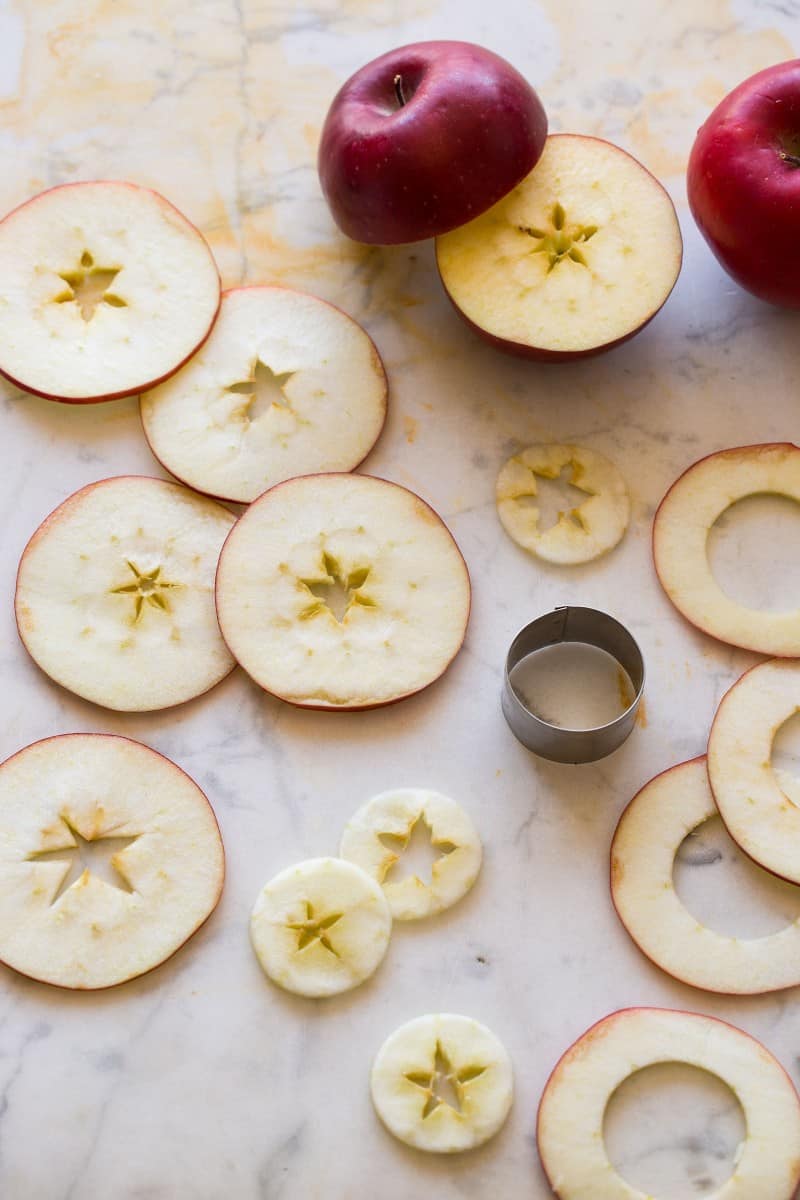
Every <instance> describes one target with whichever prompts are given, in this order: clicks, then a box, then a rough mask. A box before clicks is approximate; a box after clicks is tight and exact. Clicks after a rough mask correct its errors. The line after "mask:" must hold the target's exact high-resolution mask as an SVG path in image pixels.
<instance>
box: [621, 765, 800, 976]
mask: <svg viewBox="0 0 800 1200" xmlns="http://www.w3.org/2000/svg"><path fill="white" fill-rule="evenodd" d="M716 815H717V806H716V804H715V803H714V797H713V795H712V792H711V788H710V787H709V783H708V773H707V770H706V760H705V758H704V757H701V758H694V759H692V760H691V761H690V762H684V763H680V764H679V765H678V766H676V767H671V768H670V769H669V770H668V771H664V772H663V774H661V775H657V776H656V777H655V779H651V780H650V782H649V783H647V784H645V786H644V787H643V788H642V790H641V791H640V792H639V793H638V794H637V795H636V796H634V798H633V800H631V802H630V804H629V805H628V807H627V808H626V810H625V812H624V813H623V814H622V817H621V819H620V822H619V825H618V826H617V831H616V833H615V835H614V841H613V843H612V845H611V898H612V900H613V901H614V906H615V908H616V910H617V914H618V916H619V918H620V920H621V921H622V924H623V925H624V926H625V928H626V929H627V931H628V933H629V934H630V935H631V937H632V938H633V940H634V942H636V944H637V946H638V947H639V948H640V949H641V950H642V951H643V952H644V953H645V954H646V955H647V957H648V958H649V959H651V960H652V961H653V962H654V963H655V964H656V965H657V966H659V967H661V969H662V970H663V971H666V972H667V973H668V974H669V975H673V976H674V977H675V978H676V979H680V980H681V981H682V982H683V983H688V984H691V986H692V987H697V988H704V989H705V990H706V991H709V992H723V993H726V994H728V995H742V996H745V995H757V994H760V993H762V992H774V991H778V990H779V989H780V988H787V987H794V986H795V985H796V984H800V919H799V920H797V921H794V922H792V924H791V925H788V926H787V927H786V928H785V929H781V930H779V931H778V932H777V933H772V934H769V935H768V936H767V937H759V938H737V937H727V936H725V935H724V934H721V933H717V932H716V931H715V930H713V929H709V928H708V927H707V926H706V925H702V924H701V923H700V922H699V921H698V920H697V918H696V917H695V916H694V915H693V914H692V913H690V912H689V910H688V909H687V908H686V907H685V906H684V905H683V903H682V902H681V900H680V897H679V896H678V894H677V892H676V890H675V886H674V883H673V867H674V863H675V855H676V854H677V852H678V850H679V849H680V846H681V843H682V842H683V840H684V838H686V837H688V836H689V834H690V833H693V832H694V830H695V829H697V828H698V827H699V826H701V825H703V824H704V823H705V822H706V821H708V820H709V819H710V818H711V817H715V816H716Z"/></svg>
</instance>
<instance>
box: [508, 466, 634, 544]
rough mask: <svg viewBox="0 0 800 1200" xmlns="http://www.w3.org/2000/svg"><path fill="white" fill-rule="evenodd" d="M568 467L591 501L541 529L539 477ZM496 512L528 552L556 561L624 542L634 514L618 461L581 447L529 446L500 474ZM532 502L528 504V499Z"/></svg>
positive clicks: (572, 481) (555, 475)
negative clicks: (534, 501)
mask: <svg viewBox="0 0 800 1200" xmlns="http://www.w3.org/2000/svg"><path fill="white" fill-rule="evenodd" d="M567 469H569V471H570V479H569V481H568V482H569V483H570V484H571V485H572V486H573V487H574V488H579V489H580V490H581V491H582V492H585V494H586V499H585V500H584V501H583V502H582V503H581V504H579V505H578V506H577V508H573V509H572V510H571V512H568V513H567V512H561V513H559V514H558V520H557V521H556V523H555V525H553V526H552V528H550V529H544V530H543V529H540V528H539V508H538V506H537V505H536V504H531V503H529V501H530V500H532V499H535V498H536V496H537V494H538V488H537V484H536V480H537V478H538V479H558V477H559V476H560V475H561V474H562V472H563V471H565V470H567ZM496 498H497V512H498V515H499V517H500V520H501V522H502V525H503V528H504V529H505V531H506V533H507V534H508V535H509V537H511V538H513V539H514V541H515V542H516V543H517V545H518V546H522V548H523V550H529V551H530V553H531V554H535V555H536V556H537V557H538V558H543V559H545V561H546V562H552V563H560V564H565V563H570V564H571V563H585V562H591V560H592V559H593V558H599V557H600V555H601V554H605V553H606V552H607V551H609V550H613V548H614V546H616V545H617V543H618V542H619V541H621V539H622V537H623V535H624V533H625V530H626V529H627V528H628V521H629V520H630V514H631V502H630V498H629V496H628V489H627V487H626V486H625V480H624V479H623V478H622V475H621V474H620V473H619V471H618V470H617V468H616V467H615V466H614V464H613V463H612V462H611V461H610V460H609V459H607V458H606V457H605V456H604V455H603V454H598V452H597V451H596V450H586V449H584V448H583V447H582V446H559V445H548V446H529V447H528V449H527V450H522V451H521V452H520V453H519V454H515V455H514V456H513V458H510V459H509V460H508V462H507V463H505V464H504V465H503V468H502V470H501V472H500V474H499V475H498V477H497V489H496ZM526 501H528V503H526Z"/></svg>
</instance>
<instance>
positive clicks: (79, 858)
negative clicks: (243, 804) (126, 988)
mask: <svg viewBox="0 0 800 1200" xmlns="http://www.w3.org/2000/svg"><path fill="white" fill-rule="evenodd" d="M0 825H2V829H3V837H2V843H1V844H0V960H2V961H3V962H4V963H5V964H6V965H7V966H9V967H13V968H14V970H15V971H19V972H20V973H21V974H23V975H29V976H31V978H32V979H39V980H41V981H42V982H44V983H52V984H56V985H57V986H58V987H64V988H76V989H94V988H107V987H113V986H114V985H115V984H118V983H124V982H125V981H126V980H128V979H133V978H135V977H136V976H137V975H142V974H144V972H145V971H150V970H152V968H153V967H157V966H158V965H159V963H162V962H164V960H165V959H167V958H169V957H170V956H171V955H172V954H174V953H175V951H176V950H177V949H179V947H180V946H182V945H183V943H184V942H185V941H186V940H187V939H188V938H190V937H191V936H192V934H193V933H194V932H195V931H196V930H197V929H198V928H199V927H200V926H201V925H202V924H203V922H204V921H205V920H206V918H207V917H208V916H209V915H210V913H211V912H213V910H214V908H215V907H216V904H217V901H218V900H219V896H220V893H221V891H222V884H223V879H224V876H225V859H224V855H223V850H222V839H221V838H220V834H219V828H218V826H217V822H216V819H215V817H214V813H213V811H212V809H211V805H210V804H209V803H208V800H207V799H206V797H205V796H204V795H203V793H202V792H201V791H200V788H199V787H198V786H197V784H196V783H194V781H193V780H191V779H190V778H189V776H188V775H186V774H185V772H184V771H182V770H181V769H180V767H177V766H176V765H175V764H174V763H173V762H170V761H169V759H167V758H164V756H163V755H161V754H158V753H156V751H155V750H151V749H149V747H147V746H143V745H141V744H140V743H139V742H133V741H131V740H130V739H129V738H124V737H116V736H114V735H112V734H99V733H72V734H63V735H61V736H59V737H51V738H46V739H45V740H44V741H41V742H34V743H33V745H31V746H26V747H25V749H24V750H20V751H19V752H18V753H17V754H15V755H13V756H12V757H11V758H9V759H6V761H5V762H4V763H2V765H0Z"/></svg>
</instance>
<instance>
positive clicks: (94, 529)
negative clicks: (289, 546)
mask: <svg viewBox="0 0 800 1200" xmlns="http://www.w3.org/2000/svg"><path fill="white" fill-rule="evenodd" d="M233 522H234V518H233V515H232V514H231V513H229V512H228V510H227V509H226V508H223V507H222V505H221V504H217V503H216V502H215V501H213V500H208V499H207V498H206V497H204V496H198V495H196V494H195V493H194V492H190V491H189V490H188V488H185V487H181V486H180V484H177V483H167V482H166V481H165V480H163V479H149V478H146V477H144V476H131V475H128V476H119V477H117V478H114V479H103V480H101V481H100V482H99V483H90V484H89V485H88V486H87V487H85V488H81V490H80V491H78V492H75V493H74V494H73V495H72V496H70V497H69V498H68V499H67V500H65V501H64V502H63V504H61V505H59V507H58V508H57V509H56V510H55V511H54V512H52V513H51V514H50V516H49V517H47V518H46V519H45V521H44V522H43V523H42V524H41V525H40V526H39V528H38V529H37V530H36V532H35V533H34V535H33V537H32V538H31V540H30V541H29V542H28V545H27V546H26V547H25V550H24V552H23V555H22V558H21V560H20V564H19V571H18V573H17V590H16V601H15V604H16V616H17V626H18V629H19V634H20V637H21V638H22V641H23V643H24V645H25V647H26V649H27V650H28V652H29V654H30V655H31V657H32V658H33V659H34V661H35V662H36V663H37V664H38V666H39V667H41V669H42V670H43V671H44V672H45V673H46V674H47V675H49V676H50V678H51V679H54V680H55V681H56V683H60V684H61V685H62V686H63V687H65V688H68V689H69V690H70V691H71V692H75V693H76V695H78V696H83V697H84V699H86V700H91V701H93V702H94V703H95V704H101V705H104V706H105V707H106V708H114V709H119V710H122V711H126V712H147V711H150V710H153V709H158V708H169V707H170V706H171V705H173V704H181V703H182V702H183V701H184V700H190V699H192V698H193V697H194V696H199V695H201V694H202V693H203V692H206V691H208V689H209V688H211V687H213V686H214V684H216V683H219V681H220V680H221V679H223V678H224V677H225V675H227V674H228V672H229V671H230V670H232V668H233V665H234V663H233V659H232V658H231V656H230V654H229V653H228V650H227V648H226V646H225V643H224V641H223V640H222V636H221V634H220V631H219V625H218V624H217V617H216V611H215V607H214V572H215V570H216V566H217V560H218V558H219V552H220V549H221V547H222V544H223V542H224V540H225V538H226V536H227V534H228V532H229V531H230V528H231V526H232V525H233Z"/></svg>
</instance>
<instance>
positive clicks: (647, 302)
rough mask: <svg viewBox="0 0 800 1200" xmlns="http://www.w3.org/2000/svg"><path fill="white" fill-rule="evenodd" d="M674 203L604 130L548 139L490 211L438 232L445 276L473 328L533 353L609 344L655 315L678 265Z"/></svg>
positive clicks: (503, 345) (565, 353) (584, 350)
mask: <svg viewBox="0 0 800 1200" xmlns="http://www.w3.org/2000/svg"><path fill="white" fill-rule="evenodd" d="M682 253H683V244H682V241H681V232H680V227H679V225H678V218H677V216H676V215H675V207H674V205H673V203H672V201H671V200H670V198H669V196H668V195H667V193H666V191H665V190H664V188H663V187H662V186H661V184H660V183H659V182H658V180H657V179H656V178H655V177H654V176H653V175H651V174H650V172H649V171H647V170H646V169H645V168H644V167H643V166H642V165H641V163H639V162H637V161H636V159H635V158H632V157H631V155H630V154H626V152H625V151H624V150H620V148H619V147H618V146H613V145H611V143H610V142H604V141H602V140H601V139H600V138H594V137H582V136H579V135H576V134H571V133H569V134H567V133H561V134H555V135H553V136H551V137H548V139H547V141H546V142H545V147H544V152H543V153H542V156H541V158H540V159H539V161H538V163H537V164H536V166H535V167H534V169H533V170H532V171H531V173H530V175H528V176H526V178H525V179H523V180H522V182H521V183H520V184H518V185H517V186H516V187H515V188H514V190H513V191H511V192H509V193H508V195H507V196H505V197H504V198H503V199H502V200H500V202H499V203H498V204H495V206H494V207H493V208H490V209H489V210H488V211H487V212H485V213H482V214H481V215H480V216H479V217H476V218H475V220H474V221H470V222H469V224H468V225H462V226H461V228H460V229H454V230H453V231H452V232H451V233H446V234H444V235H443V236H442V237H439V238H437V239H436V260H437V263H438V266H439V274H440V275H441V278H442V283H443V284H444V286H445V290H446V291H447V294H448V295H449V297H450V299H451V300H452V301H453V304H454V305H455V307H456V308H457V309H458V311H459V312H460V313H461V315H462V316H463V317H464V318H465V320H466V321H467V322H468V324H469V325H471V326H472V328H473V329H475V330H476V332H478V333H480V334H482V335H483V336H485V337H486V338H488V339H489V340H490V341H491V342H492V343H493V344H494V345H496V346H497V347H499V348H500V349H502V350H508V351H510V352H512V353H516V354H521V355H524V356H526V357H529V358H539V359H558V358H574V357H577V356H581V355H586V354H596V353H598V352H599V351H601V350H610V349H611V347H612V346H616V345H618V344H619V343H620V342H623V341H625V340H626V339H627V338H629V337H632V336H633V334H634V333H637V332H638V330H640V329H642V328H643V326H645V325H646V324H647V322H648V321H650V320H651V319H652V318H653V317H654V316H655V314H656V313H657V312H658V310H659V309H660V308H661V306H662V305H663V304H664V302H665V300H666V299H667V297H668V296H669V294H670V292H671V291H672V288H673V287H674V285H675V281H676V279H677V278H678V273H679V271H680V268H681V257H682Z"/></svg>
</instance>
